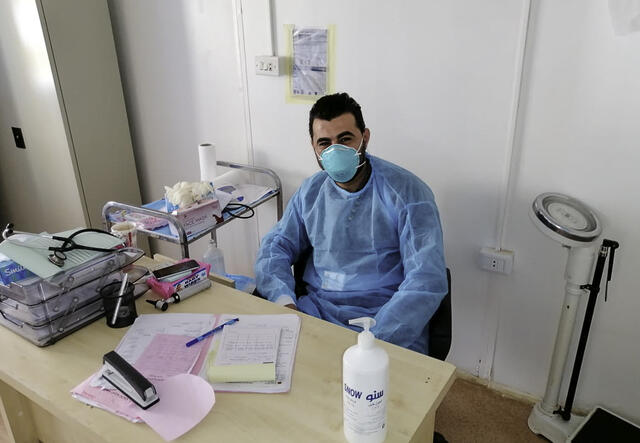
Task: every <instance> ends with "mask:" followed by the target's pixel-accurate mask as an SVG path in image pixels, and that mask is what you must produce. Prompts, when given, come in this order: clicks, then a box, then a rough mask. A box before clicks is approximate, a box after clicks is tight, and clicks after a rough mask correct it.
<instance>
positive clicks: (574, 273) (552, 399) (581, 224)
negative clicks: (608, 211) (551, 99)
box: [528, 193, 640, 443]
mask: <svg viewBox="0 0 640 443" xmlns="http://www.w3.org/2000/svg"><path fill="white" fill-rule="evenodd" d="M529 215H530V217H531V220H532V221H533V223H534V224H535V225H536V227H537V228H538V229H539V230H540V231H541V232H542V233H543V234H545V235H547V236H548V237H550V238H551V239H553V240H555V241H557V242H559V243H560V244H561V245H562V246H563V247H565V248H567V249H568V258H567V265H566V268H565V275H564V277H565V280H566V284H565V296H564V304H563V305H562V314H561V315H560V322H559V324H558V332H557V335H556V341H555V345H554V349H553V355H552V358H551V367H550V369H549V376H548V378H547V387H546V390H545V393H544V397H543V398H542V401H540V402H538V403H536V404H535V406H534V407H533V410H532V411H531V414H530V415H529V420H528V424H529V429H531V430H532V431H533V432H534V433H536V434H540V435H543V436H544V437H546V438H547V439H549V440H550V441H552V442H553V443H561V442H562V443H564V442H575V443H577V442H590V441H617V442H618V441H640V428H638V427H637V426H635V425H633V424H632V423H630V422H628V421H627V420H625V419H623V418H621V417H618V416H617V415H615V414H613V413H611V412H609V411H607V410H606V409H604V408H601V407H598V408H596V409H595V410H594V411H593V412H592V413H591V414H590V415H589V416H588V417H587V418H586V419H585V418H584V417H580V416H577V415H573V414H571V408H572V406H573V400H574V397H575V392H576V387H577V384H578V378H579V375H580V368H581V366H582V359H583V357H584V350H585V348H586V344H587V338H588V335H589V328H590V326H591V319H592V318H593V312H594V309H595V304H596V300H597V295H598V292H599V290H600V280H601V279H602V274H603V271H604V265H605V261H606V260H607V257H609V269H608V273H607V282H608V281H610V280H611V273H612V269H613V259H614V253H615V250H616V249H617V248H618V246H619V245H618V243H617V242H616V241H613V240H607V239H604V240H603V242H602V245H601V246H598V245H597V244H596V240H598V237H599V236H600V233H601V232H602V226H601V224H600V221H599V220H598V217H597V216H596V214H595V213H594V212H593V211H592V210H591V209H590V208H589V207H588V206H587V205H585V204H584V203H582V202H580V201H579V200H576V199H574V198H571V197H569V196H566V195H563V194H558V193H544V194H541V195H539V196H538V197H536V199H535V200H534V202H533V204H532V205H531V208H530V210H529ZM596 258H597V260H596ZM594 262H596V267H595V271H594V273H593V281H592V283H591V284H590V283H589V277H590V276H591V270H592V269H593V264H594ZM586 292H589V301H588V303H587V309H586V311H585V319H584V322H583V325H582V331H581V334H580V339H579V342H578V348H577V351H576V358H575V362H574V366H573V372H572V374H571V380H570V383H569V389H568V392H567V399H566V401H565V405H564V408H562V407H559V404H558V399H559V395H560V387H561V385H562V376H563V372H564V368H565V364H566V361H567V356H568V352H569V346H570V344H571V336H572V333H573V329H574V325H575V321H576V314H577V311H578V306H579V302H580V297H581V296H583V295H584V294H585V293H586ZM605 300H606V291H605ZM630 429H635V432H636V433H635V434H634V433H633V432H631V431H630ZM621 435H622V436H624V438H625V439H624V440H620V436H621ZM612 437H613V440H611V438H612ZM594 438H595V439H594ZM626 438H629V440H626Z"/></svg>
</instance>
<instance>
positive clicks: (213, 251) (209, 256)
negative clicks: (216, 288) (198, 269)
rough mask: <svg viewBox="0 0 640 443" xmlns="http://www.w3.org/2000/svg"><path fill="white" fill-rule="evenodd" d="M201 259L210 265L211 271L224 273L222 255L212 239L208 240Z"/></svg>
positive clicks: (219, 273)
mask: <svg viewBox="0 0 640 443" xmlns="http://www.w3.org/2000/svg"><path fill="white" fill-rule="evenodd" d="M202 261H203V262H205V263H209V264H210V265H211V272H213V273H214V274H218V275H225V274H226V272H225V269H224V255H222V251H221V250H220V249H218V245H217V244H216V241H215V240H214V239H211V240H210V241H209V248H208V249H207V251H206V252H205V253H204V256H203V257H202Z"/></svg>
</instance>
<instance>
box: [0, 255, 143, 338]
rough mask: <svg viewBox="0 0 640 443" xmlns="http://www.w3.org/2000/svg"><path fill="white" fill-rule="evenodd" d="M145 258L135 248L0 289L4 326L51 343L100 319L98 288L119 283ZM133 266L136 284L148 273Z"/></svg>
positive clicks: (0, 305) (0, 317)
mask: <svg viewBox="0 0 640 443" xmlns="http://www.w3.org/2000/svg"><path fill="white" fill-rule="evenodd" d="M143 254H144V253H143V251H141V250H139V249H135V248H124V249H119V250H117V251H114V252H111V253H108V254H106V255H103V256H100V257H97V258H95V259H93V260H91V261H89V262H87V263H85V264H83V265H80V266H76V267H75V268H73V269H70V270H68V271H65V272H61V273H59V274H56V275H55V276H53V277H51V278H48V279H42V278H38V277H36V278H31V279H29V280H26V281H23V282H19V283H15V282H13V283H11V284H10V285H8V286H5V285H0V324H2V325H4V326H6V327H8V328H9V329H11V330H13V331H14V332H16V333H18V334H19V335H22V336H23V337H25V338H26V339H28V340H29V341H31V342H33V343H35V344H36V345H38V346H46V345H48V344H51V343H53V342H55V341H56V340H57V339H59V338H61V337H62V336H64V335H67V334H68V333H69V330H70V329H72V330H76V329H78V328H79V327H81V326H83V325H85V324H87V323H89V322H91V321H93V320H95V319H96V318H98V317H100V316H102V315H103V314H104V312H103V309H102V300H101V298H100V288H102V287H103V286H104V285H106V284H108V283H111V282H114V281H118V280H121V279H122V273H121V272H120V270H121V269H123V268H125V267H127V266H129V265H131V264H132V263H133V262H135V261H136V260H138V259H139V258H140V257H141V256H142V255H143ZM135 268H137V269H136V270H135V272H134V274H136V275H135V276H133V278H132V279H131V280H132V281H135V280H138V279H139V278H140V277H141V276H142V274H144V272H145V271H146V270H143V269H144V268H140V267H135ZM130 277H132V275H130Z"/></svg>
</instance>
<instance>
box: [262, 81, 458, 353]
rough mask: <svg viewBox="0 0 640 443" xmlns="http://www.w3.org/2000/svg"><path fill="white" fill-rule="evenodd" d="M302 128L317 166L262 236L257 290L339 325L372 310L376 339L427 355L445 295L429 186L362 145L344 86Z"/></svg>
mask: <svg viewBox="0 0 640 443" xmlns="http://www.w3.org/2000/svg"><path fill="white" fill-rule="evenodd" d="M309 134H310V135H311V145H312V147H313V150H314V152H315V155H316V157H317V160H318V164H319V165H320V167H321V168H322V169H323V171H320V172H317V173H316V174H314V175H313V176H311V177H309V178H307V179H306V180H305V181H304V182H303V183H302V185H301V186H300V188H299V189H298V190H297V191H296V193H295V194H294V195H293V196H292V197H291V200H290V201H289V204H288V205H287V209H286V211H285V213H284V216H283V217H282V219H281V220H280V221H279V222H278V223H277V224H276V226H275V227H274V228H273V229H272V230H271V232H269V233H268V234H267V235H266V236H265V237H264V239H263V240H262V245H261V247H260V250H259V251H258V257H257V261H256V265H255V272H256V283H257V288H258V291H259V292H260V294H261V295H262V296H263V297H266V298H267V299H269V300H271V301H273V302H276V303H279V304H283V305H286V306H289V307H291V308H293V309H298V310H300V311H302V312H305V313H307V314H310V315H313V316H315V317H319V318H322V319H324V320H327V321H330V322H332V323H336V324H339V325H342V326H347V325H348V321H349V319H352V318H357V317H363V316H367V317H373V318H375V320H376V326H375V327H374V328H372V332H373V333H374V334H375V335H376V337H377V338H379V339H381V340H385V341H388V342H391V343H395V344H397V345H400V346H404V347H406V348H409V349H413V350H416V351H419V352H423V353H427V352H428V349H427V346H428V341H427V332H428V328H427V324H428V322H429V319H430V318H431V316H432V315H433V313H434V312H435V311H436V309H437V308H438V306H439V304H440V301H441V300H442V299H443V297H444V295H445V294H446V292H447V278H446V267H445V262H444V254H443V246H442V229H441V226H440V218H439V215H438V208H437V207H436V203H435V201H434V197H433V193H432V192H431V190H430V189H429V187H428V186H427V185H426V184H425V183H424V182H423V181H422V180H420V179H419V178H418V177H416V176H415V175H413V174H412V173H411V172H409V171H407V170H405V169H403V168H401V167H399V166H397V165H394V164H393V163H390V162H388V161H385V160H382V159H380V158H378V157H374V156H373V155H369V154H368V153H367V152H366V150H367V146H368V145H369V140H370V137H371V133H370V131H369V129H368V128H366V127H365V124H364V119H363V117H362V111H361V110H360V105H359V104H358V103H357V102H356V101H355V100H354V99H353V98H351V97H350V96H349V95H348V94H346V93H340V94H334V95H328V96H325V97H322V98H321V99H319V100H318V101H317V102H316V103H315V105H314V106H313V107H312V108H311V112H310V114H309ZM306 257H308V259H307V261H306V265H305V266H304V274H303V280H304V284H305V287H306V295H304V296H302V297H300V298H299V299H297V300H296V294H295V292H294V288H295V281H294V277H293V275H292V273H291V266H292V264H294V263H296V262H297V261H298V260H299V259H304V258H306Z"/></svg>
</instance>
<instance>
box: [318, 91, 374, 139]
mask: <svg viewBox="0 0 640 443" xmlns="http://www.w3.org/2000/svg"><path fill="white" fill-rule="evenodd" d="M347 112H348V113H350V114H352V115H353V117H354V118H355V119H356V126H357V127H358V129H360V132H364V130H365V128H366V126H365V125H364V118H362V111H361V110H360V105H359V104H358V102H357V101H355V100H354V99H353V98H351V97H350V96H349V94H347V93H346V92H339V93H337V94H331V95H325V96H324V97H322V98H320V99H319V100H318V101H317V102H316V103H315V104H314V105H313V107H312V108H311V111H309V135H310V136H311V139H313V121H314V120H315V119H316V118H319V119H321V120H327V121H329V120H333V119H334V118H336V117H339V116H341V115H342V114H346V113H347Z"/></svg>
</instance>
